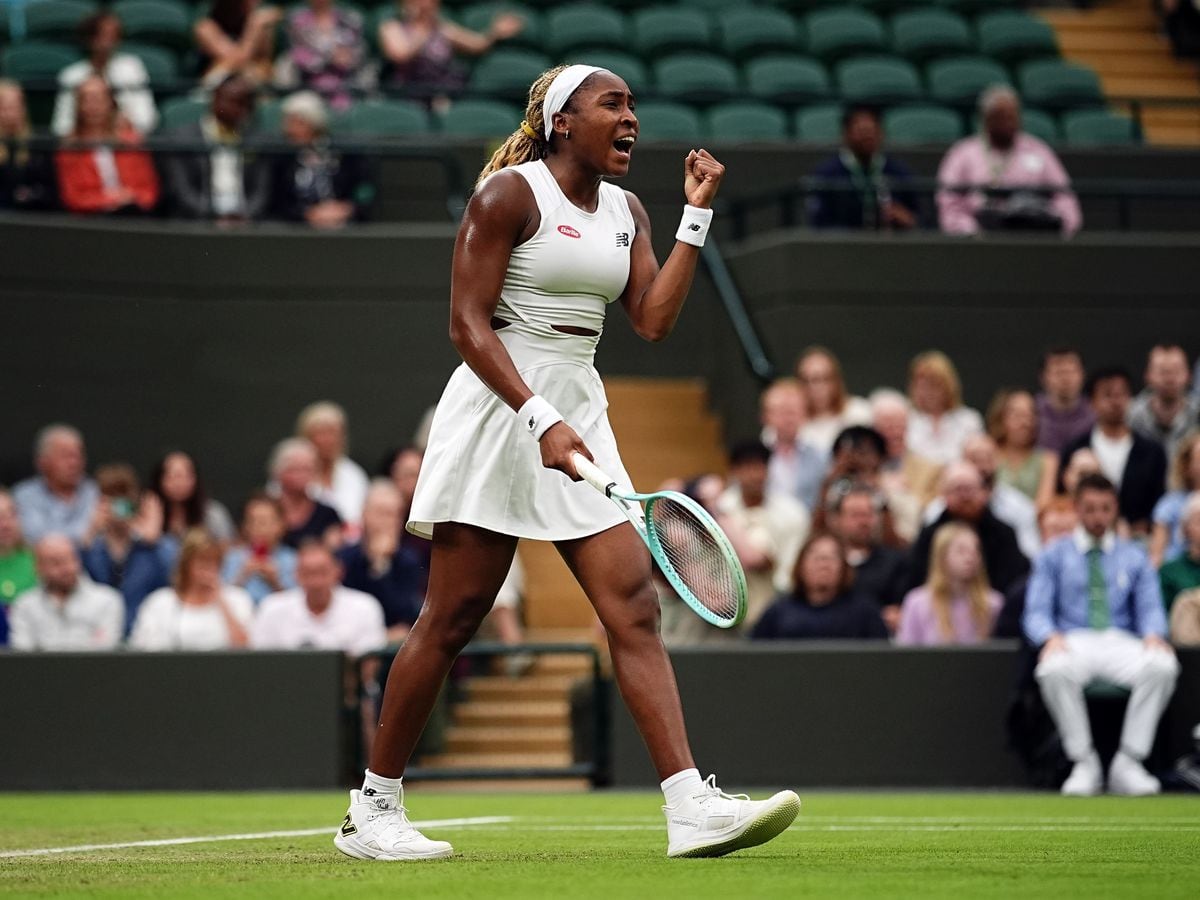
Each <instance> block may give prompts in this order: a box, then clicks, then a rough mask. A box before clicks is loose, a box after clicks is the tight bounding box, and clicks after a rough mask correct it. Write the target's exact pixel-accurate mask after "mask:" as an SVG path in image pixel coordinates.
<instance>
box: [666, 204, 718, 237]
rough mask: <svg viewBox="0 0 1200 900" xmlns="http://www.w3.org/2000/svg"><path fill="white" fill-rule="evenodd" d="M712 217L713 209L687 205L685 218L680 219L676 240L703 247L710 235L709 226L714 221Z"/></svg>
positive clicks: (684, 212) (684, 211)
mask: <svg viewBox="0 0 1200 900" xmlns="http://www.w3.org/2000/svg"><path fill="white" fill-rule="evenodd" d="M712 217H713V211H712V210H711V209H701V208H700V207H698V206H691V205H687V206H685V207H684V208H683V218H682V219H680V221H679V230H678V231H676V232H675V240H677V241H683V242H684V243H685V244H691V245H692V246H693V247H703V246H704V239H705V238H706V237H708V226H709V224H710V223H711V222H712Z"/></svg>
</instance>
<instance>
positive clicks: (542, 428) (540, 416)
mask: <svg viewBox="0 0 1200 900" xmlns="http://www.w3.org/2000/svg"><path fill="white" fill-rule="evenodd" d="M517 419H518V421H520V423H521V426H522V427H523V428H524V429H525V430H526V431H528V432H529V433H530V434H531V435H533V439H534V440H535V441H540V440H541V439H542V435H543V434H545V433H546V432H547V431H549V430H550V428H551V426H553V425H557V424H558V423H559V422H561V421H562V420H563V417H562V416H561V415H560V414H559V412H558V410H557V409H555V408H554V407H553V406H551V405H550V402H549V401H548V400H546V399H545V398H544V397H539V396H538V395H537V394H534V395H533V396H532V397H530V398H529V399H528V400H526V401H525V402H524V403H523V404H522V405H521V408H520V409H519V410H517Z"/></svg>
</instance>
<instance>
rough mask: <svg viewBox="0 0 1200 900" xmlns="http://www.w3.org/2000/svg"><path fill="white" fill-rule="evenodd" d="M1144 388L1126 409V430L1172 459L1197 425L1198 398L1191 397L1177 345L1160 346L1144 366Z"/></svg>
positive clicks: (1184, 357) (1183, 356) (1184, 361)
mask: <svg viewBox="0 0 1200 900" xmlns="http://www.w3.org/2000/svg"><path fill="white" fill-rule="evenodd" d="M1144 377H1145V380H1146V387H1145V389H1144V390H1143V391H1142V392H1141V393H1140V394H1138V395H1137V397H1136V398H1135V399H1134V401H1133V403H1132V404H1131V405H1130V407H1129V427H1130V428H1132V429H1133V430H1134V431H1136V432H1137V433H1138V434H1140V435H1141V436H1142V437H1144V438H1147V439H1149V440H1152V441H1155V442H1156V443H1157V444H1158V445H1159V446H1161V447H1162V448H1163V452H1164V453H1166V455H1167V459H1174V458H1175V453H1176V451H1177V450H1178V449H1179V444H1180V442H1181V441H1182V440H1183V438H1184V436H1185V435H1186V434H1187V433H1188V432H1189V431H1192V430H1193V429H1195V428H1196V426H1197V425H1198V424H1200V399H1197V398H1196V397H1194V396H1192V394H1190V393H1189V391H1188V389H1189V388H1190V387H1191V380H1192V372H1191V368H1190V367H1189V366H1188V358H1187V354H1186V353H1184V351H1183V348H1182V347H1180V346H1179V345H1178V344H1159V345H1157V346H1156V347H1155V348H1154V349H1153V350H1151V351H1150V358H1149V360H1148V361H1147V363H1146V374H1145V376H1144Z"/></svg>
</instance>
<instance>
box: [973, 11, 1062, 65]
mask: <svg viewBox="0 0 1200 900" xmlns="http://www.w3.org/2000/svg"><path fill="white" fill-rule="evenodd" d="M975 27H976V29H977V30H978V31H979V52H980V53H982V54H984V55H985V56H990V57H992V58H993V59H998V60H1000V61H1001V62H1003V63H1007V64H1009V65H1011V64H1013V63H1017V62H1021V61H1022V60H1026V59H1038V58H1041V57H1046V56H1058V39H1057V38H1056V37H1055V36H1054V29H1053V28H1051V27H1050V25H1049V24H1047V23H1046V22H1043V21H1042V20H1041V19H1035V18H1034V17H1033V16H1030V15H1027V14H1026V13H1023V12H1012V11H1009V12H995V13H988V14H986V15H983V16H980V17H979V19H978V20H977V21H976V22H975Z"/></svg>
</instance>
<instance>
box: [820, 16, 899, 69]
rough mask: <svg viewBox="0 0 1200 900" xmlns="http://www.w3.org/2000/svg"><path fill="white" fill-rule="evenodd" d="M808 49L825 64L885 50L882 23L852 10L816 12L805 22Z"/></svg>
mask: <svg viewBox="0 0 1200 900" xmlns="http://www.w3.org/2000/svg"><path fill="white" fill-rule="evenodd" d="M806 24H807V28H808V49H809V52H811V53H812V54H813V55H814V56H819V57H820V58H821V59H823V60H825V61H826V62H836V61H837V60H839V59H844V58H846V57H848V56H853V55H855V54H859V53H876V52H882V51H883V50H885V49H886V48H887V40H886V32H885V30H884V27H883V22H882V21H881V20H880V19H879V17H878V16H876V15H873V14H871V13H869V12H866V11H864V10H861V9H857V8H855V7H853V6H846V7H837V8H834V9H823V10H818V11H816V12H814V13H812V14H810V15H809V17H808V19H807V23H806Z"/></svg>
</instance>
